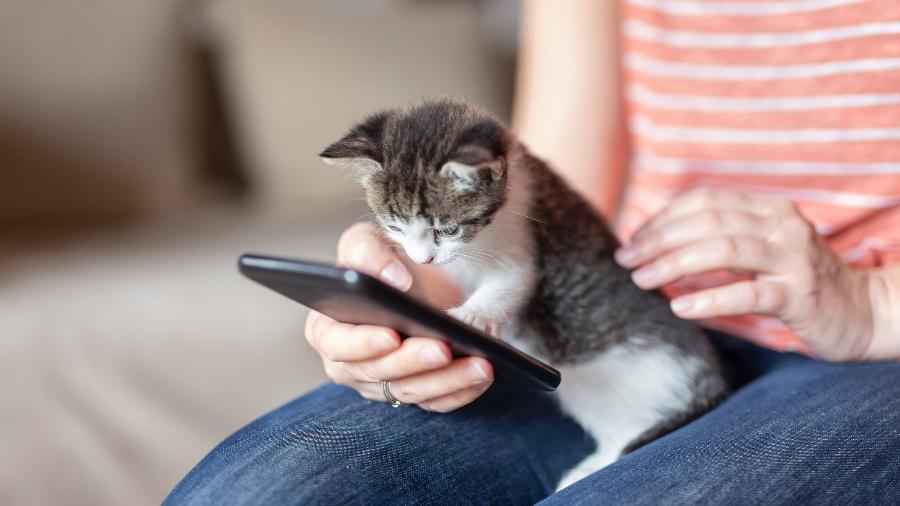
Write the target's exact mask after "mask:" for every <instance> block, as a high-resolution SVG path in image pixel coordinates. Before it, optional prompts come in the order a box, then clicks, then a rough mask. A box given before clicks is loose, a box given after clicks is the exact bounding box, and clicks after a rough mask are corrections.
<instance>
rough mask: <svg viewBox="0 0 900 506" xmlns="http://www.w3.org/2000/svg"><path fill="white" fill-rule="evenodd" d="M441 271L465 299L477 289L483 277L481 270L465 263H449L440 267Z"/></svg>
mask: <svg viewBox="0 0 900 506" xmlns="http://www.w3.org/2000/svg"><path fill="white" fill-rule="evenodd" d="M441 270H443V271H444V273H445V274H446V275H447V278H448V279H450V280H451V281H452V282H453V283H454V284H455V285H456V286H458V287H459V289H460V290H462V292H463V295H464V296H465V298H469V296H470V295H472V292H474V291H475V290H477V289H478V286H479V285H480V284H481V282H482V280H483V279H484V276H485V273H484V272H482V270H481V269H479V268H477V267H475V266H473V265H469V264H467V263H465V262H451V263H449V264H445V265H442V266H441Z"/></svg>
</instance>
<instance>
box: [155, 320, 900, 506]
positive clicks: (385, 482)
mask: <svg viewBox="0 0 900 506" xmlns="http://www.w3.org/2000/svg"><path fill="white" fill-rule="evenodd" d="M716 342H717V344H718V346H719V348H720V351H721V352H722V353H723V356H724V358H725V361H726V363H727V364H728V366H729V369H730V370H731V371H732V372H733V373H734V382H735V385H736V386H737V387H739V388H738V389H737V390H736V392H735V393H734V394H733V395H732V396H731V397H730V398H729V399H727V400H726V401H725V402H724V403H722V404H721V405H720V406H718V407H717V408H715V409H714V410H712V411H710V412H709V413H707V414H706V415H704V416H702V417H700V418H699V419H697V420H695V421H694V422H692V423H690V424H688V425H686V426H684V427H682V428H681V429H679V430H676V431H674V432H672V433H670V434H668V435H666V436H664V437H662V438H660V439H658V440H656V441H654V442H652V443H650V444H648V445H646V446H644V447H642V448H640V449H638V450H636V451H634V452H633V453H631V454H629V455H626V456H624V457H623V458H621V459H620V460H619V461H617V462H616V463H614V464H612V465H610V466H608V467H606V468H605V469H603V470H601V471H599V472H597V473H594V474H593V475H591V476H589V477H587V478H585V479H583V480H581V481H580V482H578V483H576V484H574V485H572V486H571V487H568V488H567V489H565V490H562V491H560V492H558V493H555V494H554V493H553V489H554V486H555V484H556V482H557V480H559V478H560V477H561V476H562V474H563V472H564V471H566V470H567V469H569V468H571V467H572V466H574V465H575V464H576V463H577V462H578V461H580V460H581V459H582V458H584V457H585V456H587V455H589V454H590V453H592V452H593V451H594V448H595V445H594V442H593V441H592V440H591V438H589V437H588V436H587V435H586V434H585V433H584V432H583V431H582V430H581V429H580V428H579V427H578V425H576V424H575V423H574V422H573V421H572V420H570V419H568V418H567V417H565V416H564V415H563V414H562V413H561V412H560V411H559V408H558V407H557V405H556V403H555V400H554V397H553V396H552V395H548V394H540V393H535V392H529V391H522V390H515V389H511V388H505V387H503V386H501V385H499V384H497V385H494V386H493V387H491V389H490V390H489V391H488V392H487V393H486V394H485V395H484V396H482V398H481V399H479V400H477V401H476V402H474V403H472V404H471V405H469V406H467V407H465V408H463V409H460V410H457V411H455V412H453V413H450V414H435V413H428V412H425V411H422V410H419V409H416V408H414V407H406V408H397V409H395V408H392V407H390V406H388V405H387V404H383V403H376V402H371V401H367V400H364V399H362V398H360V396H359V395H357V394H356V393H355V392H353V391H351V390H349V389H346V388H343V387H339V386H336V385H325V386H323V387H321V388H319V389H318V390H316V391H314V392H312V393H310V394H308V395H305V396H303V397H301V398H300V399H297V400H295V401H293V402H291V403H290V404H288V405H286V406H284V407H282V408H280V409H278V410H276V411H274V412H272V413H270V414H268V415H266V416H264V417H262V418H260V419H259V420H257V421H255V422H253V423H251V424H250V425H248V426H247V427H245V428H243V429H241V430H239V431H238V432H237V433H235V434H234V435H232V436H230V437H229V438H228V439H226V440H225V441H224V442H223V443H221V444H220V445H219V446H218V447H217V448H215V449H214V450H213V451H212V452H211V453H210V454H209V455H207V456H206V458H204V459H203V461H202V462H200V463H199V464H198V465H197V467H195V468H194V469H193V470H192V471H191V472H190V473H189V474H188V475H187V476H186V477H185V478H184V479H183V480H182V482H181V483H179V484H178V486H177V487H176V488H175V490H173V491H172V493H171V495H170V496H169V497H168V498H167V499H166V504H171V505H176V504H216V505H218V504H273V505H282V504H342V505H343V504H533V503H536V502H541V504H544V505H556V504H567V505H568V504H600V503H603V504H698V503H700V504H816V505H821V504H900V365H898V364H893V363H892V364H867V365H837V364H828V363H824V362H819V361H816V360H812V359H809V358H806V357H802V356H799V355H795V354H780V353H776V352H772V351H768V350H764V349H761V348H757V347H755V346H752V345H750V344H747V343H743V342H738V341H736V340H733V339H730V338H727V337H723V336H716Z"/></svg>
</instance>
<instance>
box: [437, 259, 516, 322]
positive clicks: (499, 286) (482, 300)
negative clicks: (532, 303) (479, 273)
mask: <svg viewBox="0 0 900 506" xmlns="http://www.w3.org/2000/svg"><path fill="white" fill-rule="evenodd" d="M530 285H531V276H530V274H529V273H528V272H527V271H525V270H523V269H516V270H509V271H505V272H503V273H502V274H499V273H498V274H492V275H490V276H485V277H484V278H483V279H482V281H481V283H480V284H479V285H478V288H476V289H475V291H473V292H472V294H471V295H470V296H469V298H467V299H466V301H465V302H463V303H462V304H461V305H460V306H458V307H455V308H452V309H450V310H449V311H447V312H448V313H449V314H450V316H453V317H454V318H458V319H460V320H462V321H464V322H466V323H468V324H470V325H472V326H473V327H475V328H477V329H480V330H483V331H485V332H487V333H488V334H490V335H492V336H495V337H497V336H499V334H500V327H502V326H503V325H504V324H505V323H506V322H508V321H509V320H510V319H511V318H512V317H513V316H515V315H516V314H518V313H519V311H520V310H521V309H522V307H523V306H524V305H525V303H526V297H527V296H528V295H530V294H531V289H530Z"/></svg>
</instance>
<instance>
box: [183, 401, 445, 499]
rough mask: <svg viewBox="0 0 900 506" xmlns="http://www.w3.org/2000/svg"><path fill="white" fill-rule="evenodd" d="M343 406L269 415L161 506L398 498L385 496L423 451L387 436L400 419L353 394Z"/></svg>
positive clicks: (210, 459) (214, 456) (397, 435)
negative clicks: (393, 421)
mask: <svg viewBox="0 0 900 506" xmlns="http://www.w3.org/2000/svg"><path fill="white" fill-rule="evenodd" d="M344 401H345V402H334V403H331V404H330V405H329V406H327V407H323V408H318V409H316V410H315V412H313V413H310V412H309V411H308V410H306V412H303V411H304V410H297V411H300V413H294V414H285V413H280V412H279V411H276V412H274V413H272V414H270V415H267V416H266V417H264V418H262V419H260V420H259V421H258V422H256V423H254V424H251V425H250V426H248V427H246V428H244V429H242V430H241V431H239V432H237V433H236V434H234V435H233V436H231V437H230V438H228V439H227V440H225V441H224V442H223V443H222V444H221V445H220V446H219V447H217V448H216V449H215V450H213V452H211V453H210V454H209V455H208V456H207V457H206V458H205V459H204V460H203V461H202V462H201V463H200V464H199V465H198V466H197V467H196V468H195V469H194V470H193V471H191V473H190V474H189V475H188V476H187V477H186V478H185V479H184V480H183V481H182V483H180V484H179V485H178V487H176V489H175V490H174V491H173V492H172V494H171V495H170V497H169V499H167V501H166V502H167V504H247V503H250V504H285V503H287V504H322V503H327V504H331V503H335V504H338V503H340V504H345V503H355V502H359V501H361V500H363V499H365V498H367V497H377V496H379V494H382V493H383V494H390V493H392V492H398V491H397V490H393V491H392V490H390V488H391V487H392V486H395V485H396V480H398V479H399V477H398V476H396V473H397V471H398V469H403V470H414V469H416V467H417V466H415V465H414V462H413V460H414V459H415V458H416V455H417V454H418V455H421V454H422V453H424V452H425V451H426V450H427V449H426V448H413V447H411V445H410V438H406V437H403V435H401V433H400V432H399V431H394V430H391V428H392V427H395V426H396V424H394V423H392V418H396V417H397V416H398V415H400V416H402V415H403V413H401V412H398V411H397V410H392V409H391V408H389V407H386V406H385V405H383V404H377V403H372V402H369V401H365V400H362V399H360V398H359V397H358V396H356V395H355V394H352V397H348V398H347V399H344ZM292 415H293V416H292ZM398 423H402V422H398ZM413 426H414V425H413ZM406 479H407V480H408V479H409V476H407V477H406ZM362 494H365V495H362ZM384 497H389V495H386V496H384Z"/></svg>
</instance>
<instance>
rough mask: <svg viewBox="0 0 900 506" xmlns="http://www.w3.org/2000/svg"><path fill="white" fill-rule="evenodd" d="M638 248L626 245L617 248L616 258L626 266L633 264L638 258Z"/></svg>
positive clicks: (620, 263)
mask: <svg viewBox="0 0 900 506" xmlns="http://www.w3.org/2000/svg"><path fill="white" fill-rule="evenodd" d="M637 255H638V252H637V248H635V247H633V246H626V247H622V248H619V249H617V250H616V253H615V258H616V262H618V263H619V265H622V266H626V265H629V264H631V262H633V261H634V260H635V259H636V258H637Z"/></svg>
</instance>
